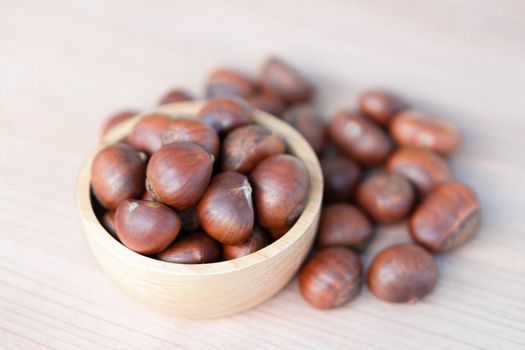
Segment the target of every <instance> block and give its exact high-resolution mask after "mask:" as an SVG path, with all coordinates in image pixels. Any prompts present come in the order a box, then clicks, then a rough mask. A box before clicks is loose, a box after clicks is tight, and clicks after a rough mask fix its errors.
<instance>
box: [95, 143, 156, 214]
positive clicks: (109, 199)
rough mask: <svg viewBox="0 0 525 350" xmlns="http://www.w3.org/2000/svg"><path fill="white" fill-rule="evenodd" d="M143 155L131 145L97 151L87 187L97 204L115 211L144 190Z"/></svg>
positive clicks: (144, 164)
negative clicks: (119, 205)
mask: <svg viewBox="0 0 525 350" xmlns="http://www.w3.org/2000/svg"><path fill="white" fill-rule="evenodd" d="M145 171H146V155H145V154H144V153H142V152H140V151H138V150H136V149H135V148H133V146H130V145H127V144H123V143H117V144H114V145H109V146H106V147H104V148H103V149H101V150H100V151H99V152H98V153H97V155H96V156H95V158H94V159H93V164H92V165H91V186H92V188H93V192H94V194H95V196H96V198H97V199H98V200H99V202H100V203H101V204H102V205H103V206H104V207H106V208H108V209H115V208H116V207H117V206H118V204H119V203H120V202H121V201H122V200H124V199H127V198H137V197H140V196H141V195H142V192H143V191H144V179H145V175H146V174H145Z"/></svg>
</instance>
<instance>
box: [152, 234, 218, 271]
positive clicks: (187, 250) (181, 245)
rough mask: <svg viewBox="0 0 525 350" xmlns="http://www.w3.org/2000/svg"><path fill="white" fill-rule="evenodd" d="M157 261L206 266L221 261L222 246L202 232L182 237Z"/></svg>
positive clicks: (162, 253) (160, 255)
mask: <svg viewBox="0 0 525 350" xmlns="http://www.w3.org/2000/svg"><path fill="white" fill-rule="evenodd" d="M156 258H157V259H159V260H162V261H167V262H171V263H177V264H206V263H213V262H217V261H220V260H221V245H220V243H219V242H217V241H216V240H214V239H213V238H211V237H210V236H208V235H207V234H205V233H204V232H202V231H194V232H190V233H188V234H184V235H182V236H181V237H180V238H178V239H177V240H175V242H173V243H172V244H171V245H170V246H169V247H168V248H166V250H164V251H163V252H161V253H159V254H157V256H156Z"/></svg>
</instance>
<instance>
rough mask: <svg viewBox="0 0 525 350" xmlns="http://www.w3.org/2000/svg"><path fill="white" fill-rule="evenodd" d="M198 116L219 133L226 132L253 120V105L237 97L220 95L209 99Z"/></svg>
mask: <svg viewBox="0 0 525 350" xmlns="http://www.w3.org/2000/svg"><path fill="white" fill-rule="evenodd" d="M197 116H198V118H199V119H200V120H202V121H203V122H204V123H206V124H208V125H210V126H211V127H212V128H213V129H214V130H215V131H216V132H217V133H219V134H221V133H225V132H227V131H230V130H232V129H234V128H236V127H239V126H242V125H246V124H250V123H251V122H252V121H253V110H252V107H251V106H250V105H249V104H248V102H246V101H245V100H242V99H240V98H237V97H219V98H215V99H212V100H210V101H208V102H207V103H206V104H205V105H204V106H203V107H202V108H201V110H200V111H199V113H198V115H197Z"/></svg>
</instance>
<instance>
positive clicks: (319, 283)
mask: <svg viewBox="0 0 525 350" xmlns="http://www.w3.org/2000/svg"><path fill="white" fill-rule="evenodd" d="M361 274H362V268H361V262H360V261H359V257H358V256H357V254H356V253H354V252H353V251H351V250H350V249H348V248H345V247H330V248H325V249H322V250H321V251H319V252H317V253H316V254H315V255H314V256H313V257H311V258H310V259H308V260H307V261H306V263H305V264H304V266H303V267H302V268H301V271H300V272H299V290H300V292H301V294H302V296H303V298H304V299H305V300H306V301H307V302H308V303H309V304H310V305H312V306H313V307H315V308H318V309H333V308H337V307H340V306H343V305H344V304H346V303H348V302H349V301H350V300H352V299H353V298H354V297H355V296H356V295H357V294H358V293H359V291H360V289H361Z"/></svg>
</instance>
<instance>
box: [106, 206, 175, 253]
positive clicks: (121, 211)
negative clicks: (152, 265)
mask: <svg viewBox="0 0 525 350" xmlns="http://www.w3.org/2000/svg"><path fill="white" fill-rule="evenodd" d="M180 224H181V223H180V219H179V217H178V215H177V214H176V213H175V211H173V210H172V209H171V208H169V207H168V206H166V205H164V204H162V203H159V202H151V201H143V200H128V199H126V200H123V201H122V202H121V203H120V204H119V206H118V207H117V210H116V212H115V229H116V231H117V236H118V238H119V239H120V241H121V242H122V244H124V245H125V246H126V247H128V248H129V249H131V250H133V251H135V252H137V253H140V254H144V255H151V254H157V253H159V252H161V251H163V250H164V249H166V247H167V246H168V245H169V244H170V243H171V242H173V240H174V239H175V237H177V235H178V234H179V231H180Z"/></svg>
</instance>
